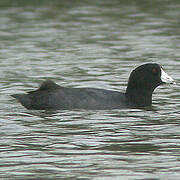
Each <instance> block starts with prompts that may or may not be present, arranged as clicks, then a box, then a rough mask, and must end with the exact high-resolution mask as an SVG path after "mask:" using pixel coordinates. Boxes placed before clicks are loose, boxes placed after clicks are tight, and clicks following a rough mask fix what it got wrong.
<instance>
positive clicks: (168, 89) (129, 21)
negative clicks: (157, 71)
mask: <svg viewBox="0 0 180 180" xmlns="http://www.w3.org/2000/svg"><path fill="white" fill-rule="evenodd" d="M179 9H180V1H178V0H176V1H175V0H172V1H166V0H153V1H148V2H147V1H146V2H145V1H143V0H132V1H121V0H112V1H108V0H102V1H91V0H85V1H74V0H64V1H63V0H62V1H55V0H54V1H46V0H45V1H1V2H0V72H1V76H0V79H1V81H0V83H1V86H0V90H1V91H0V106H1V108H0V177H1V179H3V178H4V179H28V178H34V179H40V178H41V179H63V178H64V179H70V178H71V179H72V178H73V179H95V180H100V179H123V180H124V179H177V180H178V179H179V177H180V103H179V97H180V90H179V89H180V88H179V80H180V72H179V69H180V68H179V67H180V61H179V57H180V51H179V48H180V31H179V29H180V23H179V17H180V11H179ZM152 61H153V62H158V63H160V64H162V65H163V67H164V68H165V70H166V72H168V74H170V75H171V76H172V77H173V78H174V79H175V80H176V82H177V85H174V86H162V87H159V88H158V89H156V91H155V92H154V94H153V107H152V108H149V109H127V110H108V111H87V110H74V111H55V112H47V111H30V110H26V109H25V108H24V107H22V106H21V105H20V104H19V103H18V102H17V101H16V100H14V99H13V98H12V97H10V94H13V93H20V92H26V91H30V90H33V89H35V88H37V87H38V86H39V84H40V83H41V82H43V80H45V79H52V80H54V81H55V82H57V83H58V84H60V85H63V86H66V87H96V88H104V89H111V90H119V91H124V90H125V87H126V85H127V80H128V76H129V73H130V71H131V70H132V69H133V68H134V67H136V66H138V65H140V64H142V63H145V62H152Z"/></svg>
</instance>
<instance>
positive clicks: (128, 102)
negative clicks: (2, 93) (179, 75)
mask: <svg viewBox="0 0 180 180" xmlns="http://www.w3.org/2000/svg"><path fill="white" fill-rule="evenodd" d="M163 83H173V79H172V78H171V77H170V76H168V75H167V74H166V73H165V72H164V71H163V69H162V67H161V66H160V65H159V64H156V63H148V64H143V65H141V66H139V67H137V68H136V69H135V70H133V71H132V72H131V74H130V77H129V80H128V86H127V88H126V92H125V93H122V92H118V91H110V90H104V89H96V88H67V87H62V86H59V85H57V84H55V83H54V82H53V81H50V80H47V81H45V82H43V83H42V85H41V86H40V88H39V89H37V90H35V91H30V92H28V93H27V94H13V95H12V97H14V98H16V99H18V100H19V102H20V103H21V104H22V105H23V106H24V107H26V108H27V109H36V110H43V109H44V110H50V109H52V110H56V109H97V110H98V109H99V110H100V109H122V108H135V107H136V108H140V107H146V106H150V105H151V104H152V93H153V91H154V89H155V88H156V87H158V86H159V85H161V84H163Z"/></svg>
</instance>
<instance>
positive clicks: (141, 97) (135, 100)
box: [126, 87, 152, 107]
mask: <svg viewBox="0 0 180 180" xmlns="http://www.w3.org/2000/svg"><path fill="white" fill-rule="evenodd" d="M126 98H127V99H128V102H129V104H130V105H131V106H134V107H146V106H151V105H152V90H150V89H145V88H138V89H137V88H132V87H131V88H129V87H127V89H126Z"/></svg>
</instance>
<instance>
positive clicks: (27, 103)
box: [11, 94, 31, 109]
mask: <svg viewBox="0 0 180 180" xmlns="http://www.w3.org/2000/svg"><path fill="white" fill-rule="evenodd" d="M11 96H12V97H13V98H15V99H17V100H18V101H19V102H20V103H21V104H22V105H23V106H24V107H26V108H27V109H31V99H30V98H29V96H28V94H12V95H11Z"/></svg>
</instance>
